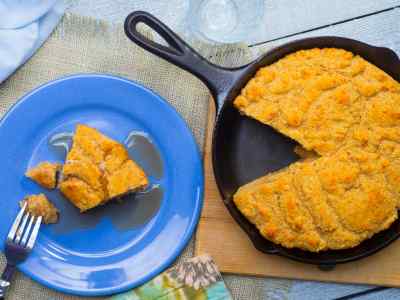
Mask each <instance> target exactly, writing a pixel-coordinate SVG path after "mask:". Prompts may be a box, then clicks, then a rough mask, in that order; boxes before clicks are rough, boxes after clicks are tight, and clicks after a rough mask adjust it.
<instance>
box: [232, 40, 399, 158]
mask: <svg viewBox="0 0 400 300" xmlns="http://www.w3.org/2000/svg"><path fill="white" fill-rule="evenodd" d="M399 92H400V86H399V83H398V82H396V81H395V80H394V79H392V78H391V77H390V76H389V75H387V74H386V73H385V72H383V71H382V70H380V69H379V68H377V67H376V66H374V65H372V64H371V63H369V62H367V61H366V60H364V59H363V58H361V57H360V56H357V55H353V54H352V53H351V52H349V51H345V50H342V49H334V48H325V49H310V50H301V51H298V52H295V53H293V54H290V55H288V56H286V57H284V58H282V59H281V60H279V61H277V62H275V63H273V64H271V65H269V66H266V67H263V68H261V69H259V70H258V72H257V73H256V75H255V77H254V78H252V79H251V80H250V81H249V82H248V83H247V84H246V86H245V87H244V88H243V90H242V91H241V94H240V95H239V96H238V97H237V98H236V99H235V101H234V105H235V106H236V107H237V108H238V109H239V110H240V112H241V113H243V114H245V115H246V116H249V117H252V118H254V119H256V120H258V121H260V122H262V123H264V124H267V125H270V126H272V127H274V128H275V129H277V130H278V131H280V132H281V133H283V134H285V135H286V136H289V137H291V138H292V139H294V140H296V141H298V142H299V143H300V144H301V145H302V146H303V147H304V148H305V149H307V150H314V151H315V152H317V153H318V154H320V155H325V154H329V153H332V152H334V151H336V150H337V149H339V148H340V147H342V145H343V144H345V143H347V142H349V141H351V140H353V139H354V132H353V130H354V128H355V126H357V125H359V124H360V118H361V117H362V116H363V113H364V112H365V110H366V108H367V107H366V106H367V105H369V103H370V100H371V99H375V100H377V99H378V98H380V99H385V100H386V101H389V102H391V103H387V105H386V106H385V107H387V106H388V105H389V106H391V108H393V102H397V101H398V100H399ZM395 106H396V105H395ZM376 109H378V108H376ZM381 109H384V107H383V106H382V107H381ZM396 111H399V109H398V108H397V107H394V111H393V113H395V112H396ZM379 117H385V112H384V111H381V112H380V115H377V116H376V118H379Z"/></svg>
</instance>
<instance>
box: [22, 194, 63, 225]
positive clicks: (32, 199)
mask: <svg viewBox="0 0 400 300" xmlns="http://www.w3.org/2000/svg"><path fill="white" fill-rule="evenodd" d="M24 203H26V205H27V206H26V209H27V211H28V212H29V213H31V214H32V215H34V216H37V217H38V216H42V217H43V222H44V223H46V224H49V223H57V221H58V209H57V208H56V207H55V206H54V205H53V204H52V203H51V202H50V201H49V200H48V199H47V197H46V196H45V195H44V194H39V195H30V196H27V197H25V199H24V200H22V201H21V202H20V206H21V207H22V206H23V205H24Z"/></svg>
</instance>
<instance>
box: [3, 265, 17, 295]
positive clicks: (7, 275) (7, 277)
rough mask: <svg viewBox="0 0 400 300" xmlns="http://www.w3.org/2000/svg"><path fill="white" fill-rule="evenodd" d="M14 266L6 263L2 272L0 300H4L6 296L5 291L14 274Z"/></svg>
mask: <svg viewBox="0 0 400 300" xmlns="http://www.w3.org/2000/svg"><path fill="white" fill-rule="evenodd" d="M15 269H16V266H15V265H12V264H9V263H7V265H6V268H5V269H4V271H3V274H1V279H0V300H4V299H5V295H6V290H7V288H8V287H9V286H10V282H11V278H12V276H13V274H14V272H15Z"/></svg>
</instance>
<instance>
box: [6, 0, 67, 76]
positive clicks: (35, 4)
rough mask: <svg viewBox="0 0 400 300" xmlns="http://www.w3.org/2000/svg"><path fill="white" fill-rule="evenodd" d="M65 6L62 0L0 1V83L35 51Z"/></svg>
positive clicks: (58, 18) (54, 24)
mask: <svg viewBox="0 0 400 300" xmlns="http://www.w3.org/2000/svg"><path fill="white" fill-rule="evenodd" d="M65 9H66V4H65V2H64V1H63V0H0V83H1V82H2V81H4V80H5V79H6V78H7V77H8V76H9V75H11V74H12V73H13V72H14V71H15V70H16V69H17V68H18V67H19V66H20V65H22V64H23V63H25V62H26V61H27V60H28V59H29V58H30V57H31V56H32V55H33V54H34V53H35V52H36V50H37V49H38V48H39V47H40V46H41V45H42V44H43V42H44V41H45V40H46V39H47V38H48V37H49V35H50V33H51V32H52V31H53V29H54V28H55V26H56V25H57V24H58V22H59V21H60V19H61V16H62V15H63V14H64V11H65Z"/></svg>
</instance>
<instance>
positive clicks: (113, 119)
mask: <svg viewBox="0 0 400 300" xmlns="http://www.w3.org/2000/svg"><path fill="white" fill-rule="evenodd" d="M77 123H83V124H87V125H89V126H92V127H95V128H97V129H99V130H100V131H101V132H103V133H105V134H106V135H108V136H110V137H111V138H113V139H115V140H117V141H120V142H121V143H122V142H124V140H125V139H126V137H127V136H128V135H129V133H132V132H136V133H138V132H139V133H140V134H139V136H141V137H143V138H144V139H146V141H147V144H146V145H141V147H139V148H140V149H136V150H137V151H136V150H135V147H133V148H132V151H133V152H132V153H133V154H132V155H133V156H134V158H135V160H136V161H137V162H138V163H139V164H140V165H141V166H142V167H143V168H144V169H145V171H146V173H147V174H148V175H149V177H150V182H151V185H152V187H153V188H154V187H156V188H155V189H153V190H151V191H149V192H147V193H144V194H140V195H137V196H136V197H128V198H129V199H123V201H122V202H121V203H110V204H107V205H105V206H103V207H100V208H96V209H94V210H93V211H89V212H87V213H84V214H80V213H79V212H78V210H77V209H75V208H74V207H73V206H72V205H71V204H70V203H69V201H67V200H65V199H64V198H63V197H62V196H61V195H60V194H59V193H58V192H57V191H45V190H43V189H42V188H40V187H39V186H38V185H36V184H35V183H33V182H32V181H30V180H29V179H27V178H25V177H24V173H25V171H26V169H27V168H30V167H32V166H34V165H36V164H37V163H38V162H40V161H43V160H50V161H60V162H62V161H63V159H64V155H65V154H64V153H63V152H62V151H60V149H58V148H57V147H54V146H51V145H50V144H49V140H50V138H51V137H52V136H54V135H55V134H58V133H63V132H72V131H73V130H74V128H75V126H76V124H77ZM0 141H1V143H2V147H1V148H0V165H1V168H0V178H1V180H0V193H1V201H0V241H1V245H0V246H1V247H2V248H3V247H4V243H3V241H4V239H5V236H6V234H7V232H8V230H9V228H10V225H11V223H12V221H13V219H14V218H15V216H16V214H17V211H18V210H19V207H18V201H19V200H21V199H22V198H23V197H24V196H25V195H27V194H34V193H40V192H44V193H45V194H46V195H47V196H48V197H49V199H50V200H52V202H54V203H55V205H56V206H57V207H58V208H59V209H60V211H61V215H60V221H59V223H58V224H55V225H43V226H42V228H41V230H40V235H39V238H38V240H37V243H36V245H35V248H34V250H33V252H32V254H31V255H30V256H29V258H28V259H27V260H26V261H25V262H24V263H23V264H21V265H20V266H19V269H20V270H21V271H22V272H23V273H25V274H26V275H28V276H30V277H31V278H33V279H34V280H36V281H38V282H40V283H42V284H44V285H46V286H48V287H50V288H54V289H56V290H59V291H62V292H66V293H72V294H78V295H86V296H94V295H108V294H114V293H118V292H122V291H124V290H127V289H130V288H133V287H135V286H137V285H140V284H142V283H144V282H146V281H147V280H149V279H151V278H152V277H153V276H155V275H157V274H158V273H160V272H161V271H163V270H164V269H165V268H166V267H168V266H169V265H170V264H171V263H172V262H173V261H174V259H175V258H176V257H177V256H178V255H179V254H180V253H181V251H182V250H183V248H184V246H185V245H186V244H187V242H188V241H189V239H190V237H191V235H192V233H193V231H194V229H195V226H196V224H197V222H198V219H199V215H200V211H201V207H202V201H203V200H202V199H203V172H202V164H201V159H200V156H199V151H198V148H197V146H196V143H195V140H194V138H193V135H192V134H191V131H190V130H189V128H188V127H187V125H186V123H185V122H184V120H183V119H182V118H181V117H180V116H179V115H178V113H177V112H176V111H175V110H174V109H173V108H172V107H171V106H170V105H169V104H167V102H166V101H164V100H163V99H162V98H161V97H160V96H158V95H156V94H155V93H153V92H152V91H150V90H148V89H146V88H144V87H142V86H140V85H139V84H136V83H134V82H131V81H128V80H126V79H122V78H118V77H113V76H107V75H76V76H71V77H67V78H63V79H59V80H56V81H53V82H50V83H48V84H45V85H43V86H41V87H39V88H38V89H36V90H34V91H33V92H31V93H29V94H28V95H26V96H25V97H23V98H22V99H21V100H20V101H19V102H18V103H17V104H16V105H14V106H13V107H12V109H11V110H10V111H9V112H8V113H7V114H6V116H5V117H4V118H3V119H2V120H1V122H0ZM135 142H138V141H135ZM150 148H152V149H150ZM135 151H136V152H135ZM150 152H154V153H153V154H152V155H153V156H154V155H155V153H156V155H158V156H159V157H158V159H159V160H160V161H159V166H158V167H157V166H156V167H157V168H156V169H157V170H156V169H155V166H154V161H153V158H154V157H153V158H151V159H149V157H148V155H147V154H149V153H150ZM160 168H161V169H160Z"/></svg>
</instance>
